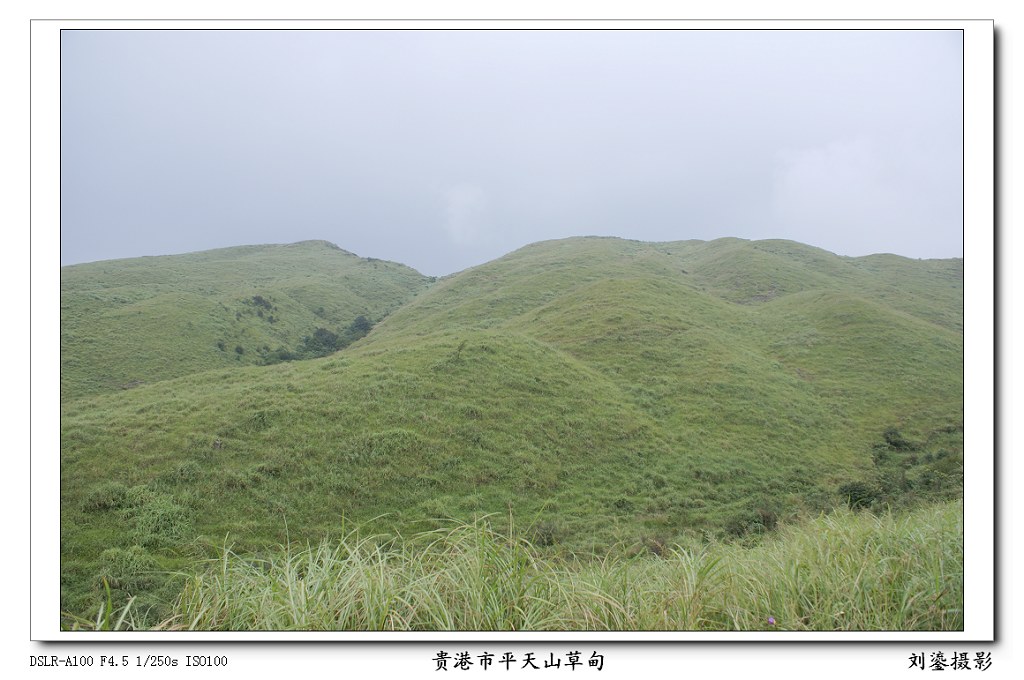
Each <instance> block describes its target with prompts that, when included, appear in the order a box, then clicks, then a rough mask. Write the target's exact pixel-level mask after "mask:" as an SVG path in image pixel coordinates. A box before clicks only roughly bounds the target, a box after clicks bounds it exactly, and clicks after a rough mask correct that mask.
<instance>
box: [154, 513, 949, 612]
mask: <svg viewBox="0 0 1024 680" xmlns="http://www.w3.org/2000/svg"><path fill="white" fill-rule="evenodd" d="M174 609H175V614H174V616H173V617H172V619H171V620H170V621H168V622H166V623H165V624H164V626H165V627H169V628H172V629H179V630H182V629H188V630H339V631H340V630H443V631H449V630H495V631H516V630H531V631H533V630H767V629H778V630H958V629H962V627H963V523H962V504H961V503H959V502H956V503H949V504H945V505H938V506H933V507H930V508H925V509H921V510H918V511H915V512H913V513H910V514H906V515H901V516H896V515H891V514H888V515H873V514H870V513H866V512H864V513H854V512H851V511H839V512H836V513H834V514H832V515H829V516H821V517H819V518H817V519H815V520H812V521H809V522H806V523H803V524H801V525H797V526H793V527H788V528H784V529H782V530H780V532H779V533H778V535H777V536H774V537H772V538H770V539H768V540H766V541H765V542H763V543H762V544H760V545H757V546H754V547H744V546H742V545H739V544H726V543H717V542H712V543H704V544H697V543H696V542H695V543H694V545H691V546H676V547H675V548H673V549H670V550H668V551H666V552H664V553H663V554H662V555H660V556H659V555H654V554H643V555H639V556H635V557H625V556H618V557H615V556H610V555H609V556H606V557H604V558H601V559H591V560H583V559H579V558H560V557H556V556H551V555H544V554H543V553H542V552H541V550H540V549H538V548H537V547H536V546H534V545H532V544H531V543H530V542H529V541H528V540H527V539H526V538H524V537H523V536H522V535H521V533H520V532H517V531H516V530H515V529H512V530H511V531H508V532H501V533H499V532H496V531H494V530H493V529H492V528H491V527H490V526H489V524H488V523H487V522H486V520H478V521H476V522H473V523H464V524H458V525H455V526H453V527H449V528H446V529H443V530H436V531H432V532H427V533H424V534H419V535H417V536H413V537H410V538H407V539H402V538H397V539H384V538H382V537H380V536H360V535H359V533H358V532H357V531H353V532H350V533H348V534H346V535H345V536H343V537H342V538H340V539H338V540H336V541H333V542H323V543H320V544H318V545H312V546H306V547H304V548H301V549H294V548H293V547H291V546H287V545H285V546H281V547H280V549H279V550H277V551H276V552H274V553H273V554H271V555H267V556H263V557H258V558H257V557H253V556H246V555H239V554H235V553H234V552H232V551H231V550H227V549H226V550H224V553H223V555H222V556H221V557H220V558H219V559H218V560H216V561H215V563H212V564H210V565H209V567H208V568H207V569H205V570H203V571H201V573H198V574H197V575H195V576H193V577H191V578H190V579H189V580H188V582H187V584H186V586H185V588H184V589H183V591H182V593H181V596H180V598H179V600H178V602H177V603H176V605H175V608H174Z"/></svg>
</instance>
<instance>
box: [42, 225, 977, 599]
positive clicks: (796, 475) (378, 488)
mask: <svg viewBox="0 0 1024 680" xmlns="http://www.w3.org/2000/svg"><path fill="white" fill-rule="evenodd" d="M218 253H219V254H218ZM180 257H183V258H187V259H185V260H181V259H176V258H168V259H166V260H163V259H162V258H155V260H160V262H159V264H160V265H161V266H160V267H150V266H148V264H149V262H148V260H145V261H143V260H127V261H117V262H112V263H95V264H92V265H82V266H80V267H83V268H84V269H76V268H70V269H75V271H69V272H68V273H67V275H66V276H64V277H62V340H63V339H64V335H65V332H67V335H68V336H69V341H68V344H67V345H66V348H67V353H68V356H67V363H66V364H65V357H64V356H63V352H64V351H65V345H64V343H63V342H62V386H65V381H67V382H66V389H67V390H69V392H70V393H71V395H73V396H74V398H66V399H65V400H64V403H63V407H62V416H61V457H62V458H61V460H62V466H61V470H62V473H61V475H62V479H61V494H62V519H61V530H62V537H61V538H62V540H61V545H62V574H63V577H62V578H63V581H62V606H63V607H64V608H65V609H67V610H69V611H76V612H81V611H85V610H86V609H88V607H89V606H91V604H92V603H94V602H95V598H96V596H97V594H98V590H97V589H98V584H99V583H101V581H102V579H103V578H107V579H108V582H110V581H114V582H115V583H116V584H117V585H116V588H117V589H120V590H121V591H122V592H124V593H127V592H132V593H133V594H138V593H140V592H141V593H148V594H150V595H152V596H153V597H154V598H157V596H158V595H159V594H160V593H163V595H164V596H166V594H167V592H166V591H165V590H161V589H166V588H169V587H170V586H169V585H168V584H167V582H165V581H162V580H161V579H156V578H153V577H151V576H149V574H151V572H152V571H153V570H154V569H172V568H182V567H183V565H187V564H190V563H191V562H192V561H194V560H196V559H198V558H201V557H203V556H207V555H209V554H211V550H213V546H217V545H222V544H223V541H224V537H225V536H230V538H231V541H232V543H233V545H235V546H236V549H237V550H239V551H253V552H259V551H261V550H263V549H265V548H267V547H268V546H270V545H272V544H275V543H282V542H286V541H288V540H299V541H303V542H304V541H317V540H320V539H322V538H324V537H330V536H337V535H338V534H339V533H340V532H342V531H343V528H344V526H345V523H346V522H350V521H356V522H360V523H371V522H372V524H373V526H374V527H376V528H379V529H381V530H387V531H395V532H408V531H414V530H415V531H418V530H423V529H430V528H433V527H435V526H440V525H441V524H443V521H442V520H443V519H444V518H449V517H450V518H459V519H470V518H472V517H474V516H478V515H480V514H486V513H495V514H496V515H498V516H506V517H507V516H508V515H509V514H510V513H511V514H512V515H514V516H515V517H517V518H519V522H520V523H521V524H523V525H524V526H528V527H529V530H530V532H531V535H532V536H533V538H534V540H535V541H536V542H537V543H538V544H539V545H541V546H545V547H546V548H548V549H550V550H551V551H554V552H558V553H562V554H577V555H579V554H595V553H596V554H602V553H605V552H607V551H609V550H619V551H625V552H635V551H638V550H639V551H650V552H652V553H660V552H662V551H664V550H665V549H666V546H667V545H670V544H671V543H672V542H673V541H677V540H686V539H687V538H689V539H692V538H694V537H697V538H699V537H702V536H703V537H709V538H710V537H714V538H717V539H727V540H739V541H755V540H757V538H758V537H759V536H761V535H764V534H765V533H766V532H771V531H772V530H773V529H774V528H775V527H776V526H778V525H781V524H785V523H788V522H790V521H794V520H797V519H799V518H801V517H808V516H813V515H815V514H817V513H819V512H824V511H828V510H830V509H831V508H833V507H835V506H836V505H850V506H852V507H868V506H872V505H891V506H900V505H911V504H913V503H915V502H920V501H924V500H941V499H948V498H955V497H957V496H958V495H959V493H960V489H961V488H962V460H963V443H962V441H963V439H962V438H963V434H962V428H963V415H962V414H963V369H962V367H963V331H962V327H963V261H962V260H930V261H916V260H909V259H906V258H899V257H896V256H888V255H878V256H869V257H863V258H845V257H839V256H836V255H834V254H831V253H828V252H826V251H823V250H820V249H816V248H812V247H809V246H805V245H802V244H798V243H793V242H789V241H753V242H751V241H743V240H740V239H720V240H716V241H710V242H701V241H680V242H672V243H641V242H636V241H627V240H622V239H612V238H574V239H566V240H560V241H549V242H543V243H537V244H533V245H530V246H527V247H525V248H522V249H520V250H517V251H515V252H513V253H510V254H508V255H506V256H505V257H502V258H499V259H497V260H495V261H492V262H489V263H487V264H484V265H481V266H479V267H474V268H472V269H469V270H466V271H464V272H460V273H458V274H455V275H452V276H450V277H446V278H444V279H441V280H438V281H436V282H433V283H432V282H430V281H429V280H427V279H426V278H425V277H422V276H420V275H418V274H416V273H415V272H414V271H413V270H410V269H408V268H405V267H402V266H401V265H396V264H393V263H383V262H377V261H367V260H364V259H361V258H358V257H357V256H354V255H351V254H348V253H345V252H344V251H335V250H334V249H333V248H330V247H328V246H326V245H325V244H323V243H313V244H309V243H307V244H296V245H295V246H260V247H251V248H238V249H228V250H227V251H211V252H210V253H198V254H194V255H191V256H180ZM128 263H132V264H131V265H129V264H128ZM325 263H328V264H325ZM186 265H187V266H186ZM306 268H311V269H313V271H312V273H311V274H309V276H306ZM185 271H188V272H189V274H188V275H187V276H185V275H184V274H183V272H185ZM200 272H201V273H200ZM230 272H233V273H230ZM332 272H334V273H333V274H332ZM158 273H159V275H158ZM86 274H88V276H86ZM257 295H259V296H261V297H262V298H263V299H265V300H267V301H270V302H271V304H272V306H273V307H276V308H277V309H275V310H271V311H273V312H274V313H275V318H277V315H278V314H279V315H280V319H281V320H280V321H279V322H277V323H279V324H280V328H282V329H284V328H287V329H289V330H288V333H283V332H282V333H278V330H277V328H278V326H277V324H271V323H270V322H269V321H268V320H266V319H265V318H261V317H260V316H259V315H258V314H247V313H246V310H251V309H252V305H250V304H247V303H246V300H252V299H253V298H254V296H257ZM115 298H116V299H115ZM320 307H323V310H324V312H323V316H320V315H318V309H319V308H320ZM223 308H226V313H225V311H224V309H223ZM157 309H161V310H172V309H173V310H174V312H173V313H172V312H171V311H161V312H159V313H157V312H156V310H157ZM183 310H184V311H183ZM256 311H257V312H258V311H259V310H256ZM267 311H268V310H264V312H265V314H264V316H266V314H267ZM65 313H66V314H67V319H68V322H67V327H66V328H65V321H64V319H65ZM359 315H367V316H370V317H373V321H374V323H375V325H374V326H373V328H372V330H369V331H368V333H367V334H365V336H363V337H359V338H353V339H352V341H351V342H350V343H349V344H347V345H346V346H345V347H344V349H342V350H341V351H338V352H335V353H333V354H330V355H328V356H324V357H322V358H312V359H308V360H303V361H283V362H278V363H273V362H269V363H268V362H267V361H266V359H267V356H269V355H268V353H267V352H264V353H263V356H260V354H259V352H258V351H256V350H255V349H250V348H256V347H259V346H266V347H269V348H271V349H273V348H274V347H275V346H276V344H277V343H280V344H281V345H282V346H294V344H295V343H296V342H301V337H302V336H301V334H302V333H307V334H308V333H310V332H311V330H310V329H311V328H315V327H317V326H318V325H319V324H320V323H324V321H321V319H324V320H325V321H326V322H329V323H330V324H332V325H331V328H332V329H333V331H334V332H341V331H343V330H344V329H345V328H346V327H347V324H350V323H351V320H352V319H353V318H355V317H356V316H359ZM136 320H138V321H136ZM189 321H191V323H192V325H193V326H192V329H191V330H192V331H194V333H179V332H170V331H169V330H168V329H169V328H170V327H173V328H175V329H180V325H179V324H182V323H183V324H186V328H187V324H188V323H189ZM169 322H170V323H169ZM125 324H127V326H126V325H125ZM132 324H138V325H132ZM126 328H127V329H128V331H129V332H126V331H125V329H126ZM260 333H263V335H260ZM125 335H133V336H135V337H134V338H133V339H126V338H123V337H121V336H125ZM83 337H89V338H91V339H92V340H91V343H90V345H91V347H90V351H89V352H86V351H84V347H83V344H82V343H81V342H80V341H81V338H83ZM219 338H226V344H227V345H230V344H231V343H235V342H238V343H240V342H242V341H243V340H245V341H246V342H247V343H248V344H246V345H245V346H244V347H243V349H244V352H243V353H234V352H232V351H226V352H225V351H222V350H219V349H217V347H216V342H217V340H218V339H219ZM250 340H251V341H250ZM133 343H134V344H133ZM140 343H142V345H144V346H149V344H151V343H163V345H161V347H165V349H161V350H160V352H161V353H160V354H159V356H161V357H163V356H173V357H179V358H178V359H176V360H175V361H173V362H171V361H168V362H167V364H168V365H167V366H164V365H163V364H161V363H160V362H159V361H154V360H153V359H154V357H153V356H147V355H142V356H139V357H138V358H137V359H134V360H132V361H134V362H135V363H134V364H133V363H130V362H129V359H128V358H127V356H126V355H125V353H130V352H131V351H136V352H139V347H140ZM289 343H291V345H289ZM133 348H134V350H133ZM93 349H95V352H93V351H92V350H93ZM229 350H230V347H229ZM163 352H166V353H167V354H163ZM154 354H155V352H154ZM193 354H199V355H201V356H200V358H195V357H192V355H193ZM231 354H236V356H231ZM224 355H227V356H224ZM254 355H255V358H254ZM186 357H192V358H191V359H186ZM257 358H258V360H257ZM122 363H125V364H126V366H125V367H122V366H121V364H122ZM179 364H182V365H181V366H180V367H179ZM82 366H88V367H89V369H88V371H85V370H83V369H82ZM129 369H130V370H129ZM65 371H67V373H68V375H67V376H65ZM115 371H120V372H119V373H115ZM140 372H145V375H147V376H149V377H148V379H146V378H142V379H141V380H143V383H145V384H139V385H137V386H135V387H133V389H130V390H120V389H116V390H113V391H111V388H110V386H109V384H108V383H109V382H111V381H112V382H117V381H118V380H122V379H140V378H136V377H135V376H137V375H139V374H140ZM103 376H116V377H111V378H110V379H108V378H105V377H103ZM104 392H107V393H106V394H104ZM157 599H159V598H157ZM154 601H156V600H154Z"/></svg>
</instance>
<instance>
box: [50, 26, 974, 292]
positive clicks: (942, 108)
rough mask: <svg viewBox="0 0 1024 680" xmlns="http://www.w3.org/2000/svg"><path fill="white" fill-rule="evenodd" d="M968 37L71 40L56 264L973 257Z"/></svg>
mask: <svg viewBox="0 0 1024 680" xmlns="http://www.w3.org/2000/svg"><path fill="white" fill-rule="evenodd" d="M962 58H963V41H962V36H961V33H960V32H959V31H940V30H929V31H924V30H916V31H895V30H878V31H860V30H831V31H817V30H806V31H794V30H780V31H771V30H757V31H720V30H706V31H687V30H662V31H625V30H608V31H551V30H545V31H512V30H494V31H328V30H324V31H283V30H265V31H215V30H205V31H165V30H156V31H133V30H124V31H112V30H95V31H91V30H65V31H63V32H62V38H61V264H62V265H63V264H74V263H79V262H87V261H94V260H102V259H111V258H119V257H135V256H140V255H161V254H169V253H180V252H189V251H195V250H205V249H208V248H217V247H223V246H232V245H243V244H253V243H287V242H292V241H298V240H305V239H326V240H329V241H332V242H334V243H336V244H338V245H339V246H341V247H342V248H345V249H346V250H350V251H353V252H355V253H357V254H359V255H363V256H371V257H377V258H382V259H389V260H396V261H399V262H403V263H405V264H408V265H410V266H412V267H415V268H416V269H418V270H420V271H421V272H423V273H425V274H433V275H442V274H448V273H451V272H454V271H458V270H461V269H464V268H466V267H469V266H473V265H476V264H480V263H482V262H485V261H487V260H490V259H493V258H495V257H498V256H500V255H503V254H505V253H507V252H509V251H511V250H513V249H515V248H518V247H520V246H522V245H525V244H527V243H531V242H533V241H539V240H544V239H550V238H562V237H566V236H573V235H584V234H599V235H610V236H622V237H625V238H634V239H641V240H650V241H667V240H678V239H689V238H698V239H712V238H718V237H721V236H739V237H743V238H788V239H794V240H797V241H802V242H804V243H809V244H812V245H816V246H820V247H822V248H825V249H828V250H831V251H833V252H836V253H839V254H841V255H865V254H869V253H876V252H894V253H898V254H901V255H905V256H908V257H922V258H931V257H962V256H963V161H962V145H963V114H962V110H963V109H962V104H963V94H962V93H963V88H962V85H963V70H962V63H963V62H962Z"/></svg>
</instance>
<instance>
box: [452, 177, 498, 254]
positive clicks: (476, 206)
mask: <svg viewBox="0 0 1024 680" xmlns="http://www.w3.org/2000/svg"><path fill="white" fill-rule="evenodd" d="M443 193H444V230H445V232H446V233H447V234H448V238H449V239H450V240H451V242H452V243H454V244H455V245H460V246H467V245H474V244H476V243H478V242H479V241H480V240H481V239H482V237H483V236H484V233H485V219H486V214H487V196H486V195H485V194H484V192H483V190H482V189H481V188H480V187H478V186H476V185H473V184H466V183H461V184H456V185H454V186H451V187H448V189H446V190H445V191H444V192H443Z"/></svg>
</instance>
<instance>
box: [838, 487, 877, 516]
mask: <svg viewBox="0 0 1024 680" xmlns="http://www.w3.org/2000/svg"><path fill="white" fill-rule="evenodd" d="M839 495H840V496H842V497H843V498H844V499H845V500H846V503H847V505H849V506H850V507H851V508H853V509H854V510H857V509H859V508H867V507H870V506H871V504H872V503H874V502H875V501H876V500H878V490H877V489H875V488H874V487H873V486H871V485H870V484H868V483H867V482H847V483H846V484H843V485H842V486H840V487H839Z"/></svg>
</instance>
